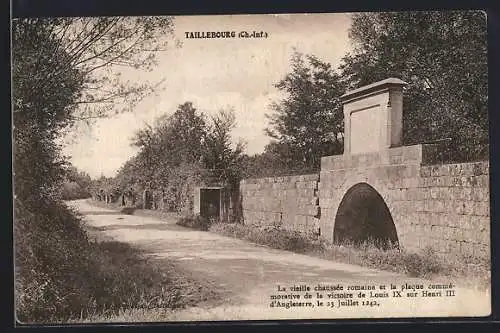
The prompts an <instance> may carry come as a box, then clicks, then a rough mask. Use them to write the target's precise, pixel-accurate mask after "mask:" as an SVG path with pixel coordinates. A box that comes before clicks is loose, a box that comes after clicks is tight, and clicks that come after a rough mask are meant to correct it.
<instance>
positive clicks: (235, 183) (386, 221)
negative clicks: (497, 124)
mask: <svg viewBox="0 0 500 333" xmlns="http://www.w3.org/2000/svg"><path fill="white" fill-rule="evenodd" d="M486 36H487V29H486V14H485V13H484V12H481V11H418V12H417V11H415V12H411V11H408V12H376V13H374V12H359V13H324V14H279V15H275V14H272V15H271V14H266V15H264V14H262V15H207V16H202V15H197V16H144V17H118V16H116V17H71V18H68V17H57V18H29V19H16V18H15V19H13V20H12V102H13V106H12V112H13V113H12V115H13V118H12V119H13V124H12V125H13V127H12V133H13V170H14V172H13V184H14V190H13V195H14V207H13V209H14V221H13V226H14V239H15V243H14V247H15V273H16V279H15V282H16V290H15V291H16V297H15V301H16V304H15V307H16V320H17V322H18V324H54V323H69V324H77V323H117V322H120V323H133V322H179V321H187V322H194V321H221V320H224V321H227V320H229V321H232V320H282V319H305V320H308V319H346V318H350V319H366V318H414V317H419V318H442V317H485V316H489V315H490V313H491V291H490V289H491V277H490V274H491V273H490V271H491V260H490V248H491V244H490V239H491V236H490V204H489V202H490V188H489V186H490V181H489V179H490V178H489V173H490V168H489V155H488V154H489V141H488V137H489V136H488V63H487V38H486Z"/></svg>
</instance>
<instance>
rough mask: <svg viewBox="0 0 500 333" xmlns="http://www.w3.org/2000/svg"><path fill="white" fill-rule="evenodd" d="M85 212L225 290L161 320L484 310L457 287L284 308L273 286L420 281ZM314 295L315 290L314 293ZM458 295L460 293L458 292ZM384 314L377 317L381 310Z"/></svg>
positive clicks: (484, 301)
mask: <svg viewBox="0 0 500 333" xmlns="http://www.w3.org/2000/svg"><path fill="white" fill-rule="evenodd" d="M70 204H71V205H72V206H74V207H76V208H77V209H78V210H79V211H80V212H81V213H83V214H85V215H86V220H87V223H88V225H89V226H93V227H98V228H99V229H101V230H102V232H103V233H105V235H107V236H110V237H113V238H115V239H116V240H118V241H122V242H127V243H129V244H132V245H134V246H135V247H137V248H140V249H142V250H144V251H145V252H146V253H147V254H149V255H151V256H154V257H156V258H158V259H159V260H161V259H162V258H169V259H170V260H175V261H176V262H177V264H179V265H180V266H181V267H182V268H183V269H185V270H187V271H190V272H192V273H193V276H195V277H196V276H199V277H200V278H203V279H209V280H211V281H213V282H214V283H215V285H216V286H218V288H221V290H224V291H225V292H226V293H227V295H228V302H227V305H224V306H215V307H210V306H209V305H203V304H202V305H200V306H199V307H194V308H190V309H186V310H182V311H180V312H177V313H174V314H172V315H171V316H170V317H169V318H165V320H230V319H239V320H243V319H280V318H283V319H285V318H297V319H301V318H302V319H305V318H350V317H351V318H360V317H384V316H387V315H388V314H390V316H392V317H401V316H403V317H409V316H428V317H430V316H438V315H443V316H445V315H453V314H455V315H460V316H466V315H467V314H470V315H474V313H476V312H480V313H481V314H485V315H486V314H487V313H485V311H486V312H487V311H488V309H489V303H490V299H489V298H488V297H485V295H484V294H481V293H479V292H475V291H469V290H461V289H460V290H458V291H457V297H453V298H446V299H444V298H441V299H439V301H440V302H441V303H440V304H438V303H437V301H436V299H435V298H434V299H422V298H419V299H418V300H417V301H415V300H413V301H411V300H406V299H405V300H403V301H399V300H398V302H395V301H394V302H393V301H391V300H390V299H382V300H381V301H382V302H384V304H383V305H382V306H380V307H372V308H370V307H357V308H356V307H342V308H334V309H327V308H320V307H317V308H314V309H306V308H292V309H288V310H286V309H275V308H274V309H273V308H270V307H269V303H270V295H271V294H275V293H276V292H277V286H278V284H280V285H282V286H287V287H288V286H291V285H293V284H297V285H300V284H308V285H310V286H311V287H314V286H316V285H317V284H318V283H321V284H337V283H340V284H344V285H356V284H357V285H367V284H368V285H372V284H373V285H379V284H389V283H393V284H395V285H400V284H404V283H406V282H407V283H416V282H422V283H423V284H424V285H428V284H429V282H428V281H424V280H421V279H412V278H409V277H406V276H402V275H399V274H395V273H390V272H383V271H377V270H373V269H368V268H364V267H360V266H355V265H348V264H341V263H336V262H332V261H328V260H323V259H319V258H314V257H309V256H305V255H300V254H294V253H291V252H287V251H282V250H276V249H271V248H268V247H264V246H259V245H255V244H252V243H249V242H246V241H242V240H238V239H233V238H228V237H223V236H219V235H216V234H213V233H209V232H202V231H195V230H191V229H187V228H184V227H180V226H177V225H175V222H176V221H175V220H171V221H167V222H165V221H161V220H158V219H155V218H152V217H141V216H134V215H123V214H120V213H119V212H116V211H114V210H108V209H104V208H100V207H95V206H93V205H90V204H89V203H88V202H86V200H77V201H73V202H71V203H70ZM314 294H315V293H314ZM459 296H460V298H459ZM383 312H385V315H384V313H383Z"/></svg>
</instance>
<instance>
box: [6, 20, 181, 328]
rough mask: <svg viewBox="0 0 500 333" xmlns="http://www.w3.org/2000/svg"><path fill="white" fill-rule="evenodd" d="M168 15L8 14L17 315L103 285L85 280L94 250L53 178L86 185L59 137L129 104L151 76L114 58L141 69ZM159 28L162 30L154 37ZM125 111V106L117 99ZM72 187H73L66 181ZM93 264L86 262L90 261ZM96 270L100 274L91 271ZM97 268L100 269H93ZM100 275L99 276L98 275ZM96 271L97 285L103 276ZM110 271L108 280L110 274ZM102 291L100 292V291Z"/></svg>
mask: <svg viewBox="0 0 500 333" xmlns="http://www.w3.org/2000/svg"><path fill="white" fill-rule="evenodd" d="M171 28H172V20H171V19H170V18H168V17H165V18H154V17H148V18H137V19H136V18H120V17H114V18H104V17H103V18H29V19H16V20H13V22H12V48H11V52H12V90H13V91H12V104H13V169H14V195H15V196H14V198H15V201H14V211H15V223H14V240H15V254H16V256H15V263H16V272H15V273H16V305H17V309H16V314H17V316H18V318H19V319H21V320H23V321H33V320H36V321H48V320H55V319H61V318H68V316H71V315H75V314H76V313H77V312H79V311H81V310H82V308H83V307H86V306H88V305H89V304H88V303H87V301H89V302H90V301H96V302H97V303H99V302H100V299H99V297H103V295H104V294H102V293H100V291H99V290H95V289H92V287H91V286H89V285H88V281H90V280H88V281H87V282H85V279H86V278H88V277H89V276H83V275H82V273H86V274H91V272H92V271H93V269H94V272H95V269H97V268H99V269H105V268H102V267H96V266H92V265H93V263H92V262H91V260H90V259H89V257H90V256H91V255H92V254H94V255H95V252H92V248H91V244H89V242H88V240H87V239H86V236H85V232H84V231H83V230H82V227H81V225H80V219H79V218H78V217H77V216H76V215H75V212H72V211H70V210H69V209H68V208H67V207H65V205H64V204H63V203H62V201H61V200H60V199H61V192H60V186H61V184H63V183H64V182H65V181H68V182H67V184H79V185H78V186H80V185H81V186H86V184H87V183H88V178H87V177H86V176H84V175H75V173H74V169H72V168H71V167H70V166H69V163H68V162H67V160H66V158H65V157H64V156H62V154H61V146H60V145H59V144H58V143H57V140H58V139H59V138H61V136H62V135H63V134H64V132H65V131H67V130H68V129H70V128H71V127H72V126H73V125H74V124H75V123H76V122H77V121H80V120H90V119H94V118H98V117H104V116H107V115H109V114H111V113H112V111H115V110H116V109H115V105H121V106H123V105H125V106H130V107H133V106H134V105H135V103H136V102H137V101H138V100H140V98H142V97H143V96H145V94H147V93H148V92H150V91H151V89H152V88H154V87H155V85H154V84H151V83H150V84H145V85H134V84H133V83H130V82H127V81H126V80H124V79H122V78H120V75H119V74H116V75H113V73H117V72H114V71H113V68H115V67H114V66H118V65H120V66H121V65H127V66H131V67H134V68H139V67H140V68H141V69H148V68H147V67H148V66H153V65H154V62H155V54H156V51H157V50H159V48H160V47H161V44H164V42H163V41H165V40H166V39H165V38H164V35H165V33H167V32H168V31H170V30H171ZM158 37H162V38H158ZM122 110H125V111H126V110H127V108H126V107H123V108H122ZM70 189H71V190H74V189H75V188H74V186H73V187H72V188H70ZM89 265H90V266H89ZM98 275H99V274H98ZM99 276H100V275H99ZM101 277H102V276H101ZM105 280H106V278H105V277H104V278H103V279H102V280H99V277H98V278H97V281H98V282H96V284H95V285H96V286H97V285H106V283H105ZM108 280H109V279H108ZM101 300H102V299H101Z"/></svg>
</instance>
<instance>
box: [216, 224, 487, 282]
mask: <svg viewBox="0 0 500 333" xmlns="http://www.w3.org/2000/svg"><path fill="white" fill-rule="evenodd" d="M209 231H211V232H214V233H218V234H221V235H223V236H229V237H235V238H239V239H244V240H248V241H251V242H254V243H257V244H262V245H267V246H269V247H272V248H275V249H281V250H287V251H293V252H297V253H307V254H312V255H316V256H319V257H321V258H324V259H328V260H332V261H338V262H343V263H347V264H354V265H360V266H365V267H369V268H374V269H380V270H387V271H394V272H398V273H402V274H407V275H409V276H412V277H421V278H432V277H433V276H435V275H444V276H449V277H458V278H463V277H468V278H470V279H473V280H471V281H470V282H471V283H475V284H477V285H479V286H481V285H488V283H489V280H490V275H489V267H490V262H489V260H479V258H469V257H463V256H459V255H457V256H456V257H454V258H453V259H452V258H451V257H450V256H447V257H446V260H445V259H444V258H442V257H440V256H439V255H438V254H436V253H435V252H434V251H433V250H432V249H431V248H426V249H425V250H423V251H421V252H418V253H415V252H408V251H406V250H405V249H400V248H397V247H395V246H394V244H389V246H387V247H386V248H387V249H382V248H379V247H377V246H376V244H375V243H374V242H372V241H367V242H364V243H361V244H354V243H349V242H345V243H342V244H336V245H332V244H326V243H324V242H322V241H321V240H319V239H318V238H317V237H316V236H315V235H305V234H301V233H298V232H296V231H288V230H283V229H280V228H279V227H259V226H249V225H244V224H234V223H231V224H228V223H215V224H213V225H211V226H210V228H209Z"/></svg>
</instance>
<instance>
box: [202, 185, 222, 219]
mask: <svg viewBox="0 0 500 333" xmlns="http://www.w3.org/2000/svg"><path fill="white" fill-rule="evenodd" d="M220 211H221V189H208V188H202V189H200V216H202V217H205V218H207V219H210V218H215V219H217V220H218V219H219V218H220Z"/></svg>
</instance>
